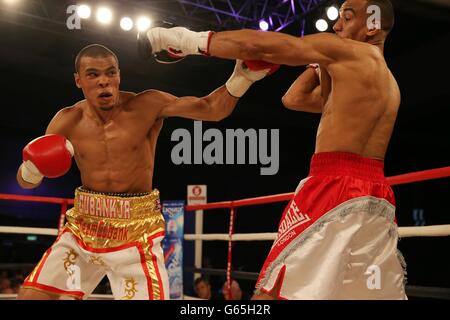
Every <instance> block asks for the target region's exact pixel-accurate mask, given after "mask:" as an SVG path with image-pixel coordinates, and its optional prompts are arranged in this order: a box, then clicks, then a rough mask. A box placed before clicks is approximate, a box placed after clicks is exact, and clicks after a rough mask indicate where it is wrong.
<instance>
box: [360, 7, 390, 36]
mask: <svg viewBox="0 0 450 320" xmlns="http://www.w3.org/2000/svg"><path fill="white" fill-rule="evenodd" d="M371 5H376V6H378V8H380V11H381V30H383V31H384V32H386V35H387V34H389V32H391V30H392V28H393V27H394V21H395V13H394V6H393V5H392V3H391V1H390V0H367V6H371Z"/></svg>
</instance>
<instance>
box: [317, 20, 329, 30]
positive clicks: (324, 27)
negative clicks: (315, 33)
mask: <svg viewBox="0 0 450 320" xmlns="http://www.w3.org/2000/svg"><path fill="white" fill-rule="evenodd" d="M316 28H317V30H319V31H322V32H323V31H326V30H327V29H328V23H327V22H326V21H325V20H323V19H319V20H317V21H316Z"/></svg>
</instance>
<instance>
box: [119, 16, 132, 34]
mask: <svg viewBox="0 0 450 320" xmlns="http://www.w3.org/2000/svg"><path fill="white" fill-rule="evenodd" d="M120 27H121V28H122V29H123V30H125V31H130V30H131V29H133V20H131V18H128V17H124V18H122V19H121V20H120Z"/></svg>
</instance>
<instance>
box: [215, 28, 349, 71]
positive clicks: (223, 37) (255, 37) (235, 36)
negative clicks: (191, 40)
mask: <svg viewBox="0 0 450 320" xmlns="http://www.w3.org/2000/svg"><path fill="white" fill-rule="evenodd" d="M354 43H355V42H354V41H353V42H352V41H351V40H347V39H343V38H340V37H338V36H337V35H334V34H330V33H321V34H315V35H308V36H305V37H302V38H300V37H294V36H291V35H288V34H283V33H278V32H260V31H256V30H237V31H224V32H218V33H216V34H215V35H214V36H213V37H212V40H211V44H210V47H209V51H210V54H211V55H213V56H216V57H219V58H226V59H242V60H264V61H267V62H271V63H276V64H285V65H291V66H298V65H306V64H309V63H319V64H323V65H328V64H329V63H332V62H335V61H339V60H343V59H348V58H349V57H353V56H354V55H355V53H354V48H356V46H355V44H354Z"/></svg>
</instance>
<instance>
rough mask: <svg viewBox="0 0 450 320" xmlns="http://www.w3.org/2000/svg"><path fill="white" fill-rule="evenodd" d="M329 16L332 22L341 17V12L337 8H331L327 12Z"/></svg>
mask: <svg viewBox="0 0 450 320" xmlns="http://www.w3.org/2000/svg"><path fill="white" fill-rule="evenodd" d="M327 16H328V19H330V20H336V19H337V18H338V17H339V10H338V9H337V8H336V7H329V8H328V10H327Z"/></svg>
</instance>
